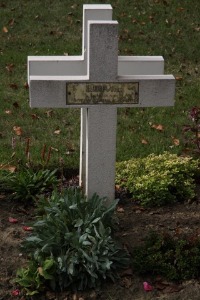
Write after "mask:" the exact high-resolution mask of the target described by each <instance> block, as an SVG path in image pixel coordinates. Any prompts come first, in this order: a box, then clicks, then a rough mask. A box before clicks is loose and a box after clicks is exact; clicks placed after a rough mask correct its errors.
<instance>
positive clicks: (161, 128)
mask: <svg viewBox="0 0 200 300" xmlns="http://www.w3.org/2000/svg"><path fill="white" fill-rule="evenodd" d="M151 128H154V129H156V130H158V131H163V130H164V127H163V125H161V124H153V125H151Z"/></svg>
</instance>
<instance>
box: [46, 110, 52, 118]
mask: <svg viewBox="0 0 200 300" xmlns="http://www.w3.org/2000/svg"><path fill="white" fill-rule="evenodd" d="M45 114H46V115H47V117H52V115H53V110H47V111H46V112H45Z"/></svg>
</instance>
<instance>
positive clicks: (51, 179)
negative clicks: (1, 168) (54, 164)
mask: <svg viewBox="0 0 200 300" xmlns="http://www.w3.org/2000/svg"><path fill="white" fill-rule="evenodd" d="M56 171H57V170H54V171H50V170H39V171H37V172H34V171H33V170H31V169H23V170H20V171H18V172H15V173H8V172H7V174H4V176H2V177H1V185H2V188H3V189H4V191H5V192H7V193H9V194H10V198H11V199H14V200H18V201H23V202H25V203H27V202H34V201H35V200H36V199H37V197H38V196H39V195H41V194H42V193H44V192H45V191H47V190H48V189H49V188H53V187H54V186H56V185H57V184H58V179H57V177H56V175H55V173H56Z"/></svg>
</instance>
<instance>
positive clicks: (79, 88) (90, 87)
mask: <svg viewBox="0 0 200 300" xmlns="http://www.w3.org/2000/svg"><path fill="white" fill-rule="evenodd" d="M138 102H139V83H138V82H124V83H121V82H109V83H96V82H95V83H92V82H90V83H86V82H76V83H74V82H73V83H70V82H68V83H67V84H66V104H67V105H87V104H88V105H93V104H138Z"/></svg>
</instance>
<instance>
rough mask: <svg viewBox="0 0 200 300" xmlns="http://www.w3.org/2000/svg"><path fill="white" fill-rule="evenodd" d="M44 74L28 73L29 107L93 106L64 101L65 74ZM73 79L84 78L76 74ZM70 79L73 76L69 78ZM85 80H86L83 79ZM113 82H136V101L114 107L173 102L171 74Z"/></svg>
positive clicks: (170, 104)
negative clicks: (137, 92)
mask: <svg viewBox="0 0 200 300" xmlns="http://www.w3.org/2000/svg"><path fill="white" fill-rule="evenodd" d="M50 78H51V77H49V78H47V77H46V76H31V77H30V98H31V107H52V108H53V107H54V108H56V107H57V108H58V107H62V108H64V107H92V106H94V105H90V104H87V105H67V101H66V98H67V83H68V82H70V81H69V78H68V77H66V76H61V77H57V78H54V80H51V79H50ZM76 78H77V79H78V80H77V81H76V82H83V78H85V79H86V77H81V76H79V78H78V76H77V77H76ZM70 79H71V80H72V81H73V79H72V77H71V78H70ZM85 82H87V80H86V81H85ZM116 82H119V83H122V84H123V82H136V83H138V85H139V95H138V96H139V97H138V103H134V104H127V103H126V104H123V99H122V104H113V106H116V107H148V106H172V105H174V93H175V79H174V76H173V75H140V76H118V78H117V80H116Z"/></svg>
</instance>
